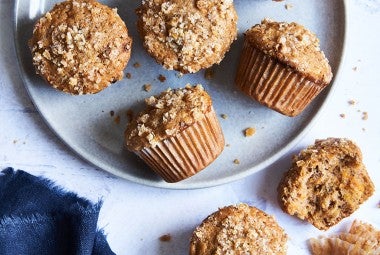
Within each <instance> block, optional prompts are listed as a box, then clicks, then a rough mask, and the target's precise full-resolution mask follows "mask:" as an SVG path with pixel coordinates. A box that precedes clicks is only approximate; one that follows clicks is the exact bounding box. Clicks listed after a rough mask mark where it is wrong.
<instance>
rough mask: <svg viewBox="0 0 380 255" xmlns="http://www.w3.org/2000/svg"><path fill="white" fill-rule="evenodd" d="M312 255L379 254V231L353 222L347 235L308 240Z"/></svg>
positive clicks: (365, 224)
mask: <svg viewBox="0 0 380 255" xmlns="http://www.w3.org/2000/svg"><path fill="white" fill-rule="evenodd" d="M309 244H310V250H311V252H312V254H313V255H324V254H352V255H356V254H357V255H364V254H380V231H379V230H377V229H375V228H374V227H373V226H372V225H371V224H368V223H365V222H360V221H358V220H355V221H354V222H353V223H352V225H351V228H350V230H349V232H348V233H344V232H343V233H339V234H337V235H333V236H330V237H319V238H311V239H310V242H309Z"/></svg>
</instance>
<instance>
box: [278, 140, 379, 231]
mask: <svg viewBox="0 0 380 255" xmlns="http://www.w3.org/2000/svg"><path fill="white" fill-rule="evenodd" d="M373 192H374V185H373V183H372V181H371V179H370V178H369V176H368V173H367V170H366V168H365V166H364V164H363V162H362V154H361V151H360V149H359V147H358V146H357V145H355V144H354V143H353V142H352V141H350V140H348V139H343V138H327V139H324V140H316V142H315V144H314V145H312V146H309V147H308V148H306V149H304V150H302V151H301V152H300V154H299V155H297V156H295V157H294V158H293V162H292V166H291V168H290V169H289V171H288V172H286V173H285V174H284V177H283V178H282V180H281V182H280V184H279V186H278V198H279V203H280V206H281V207H282V209H283V210H284V211H285V212H286V213H288V214H290V215H295V216H297V217H298V218H300V219H302V220H307V221H309V222H310V223H311V224H313V225H314V226H315V227H317V228H318V229H321V230H326V229H328V228H330V227H331V226H333V225H335V224H337V223H338V222H339V221H340V220H342V219H343V218H345V217H348V216H349V215H350V214H352V213H353V212H354V211H355V210H356V209H358V208H359V205H360V204H362V203H363V202H364V201H365V200H367V199H368V198H369V197H370V196H371V195H372V194H373Z"/></svg>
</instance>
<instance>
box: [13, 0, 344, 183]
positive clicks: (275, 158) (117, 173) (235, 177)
mask: <svg viewBox="0 0 380 255" xmlns="http://www.w3.org/2000/svg"><path fill="white" fill-rule="evenodd" d="M19 2H20V0H15V1H14V2H13V15H12V19H13V20H12V23H13V38H14V43H13V46H14V49H15V53H16V57H17V67H18V72H19V75H20V76H21V79H22V82H23V85H24V87H25V89H26V91H27V93H28V96H29V98H30V99H31V101H32V103H33V106H34V107H35V108H36V110H37V112H38V113H39V116H40V118H41V119H43V122H44V123H45V124H46V125H47V127H48V128H49V129H50V130H51V131H52V132H53V133H54V135H55V136H56V137H57V138H58V139H59V141H60V142H62V143H63V144H64V145H65V146H67V147H68V148H69V149H70V150H71V151H72V152H74V154H75V155H76V156H79V157H80V158H81V159H82V160H84V161H85V162H87V163H89V164H90V165H92V166H93V167H95V168H98V169H101V170H102V171H105V172H106V173H108V174H111V175H113V176H116V177H118V178H122V179H124V180H127V181H130V182H134V183H137V184H141V185H144V186H148V187H154V188H164V189H172V190H192V189H204V188H211V187H215V186H219V185H223V184H227V183H232V182H235V181H238V180H241V179H243V178H246V177H247V176H250V175H252V174H254V173H257V172H260V171H262V170H264V169H265V168H267V167H269V166H270V165H272V164H274V163H275V162H276V161H278V160H279V159H280V158H281V157H283V156H284V155H285V154H286V153H287V152H289V151H290V150H291V149H292V148H293V147H295V146H296V145H297V144H298V143H299V141H300V140H301V139H302V138H303V137H304V136H305V135H306V134H307V133H308V132H309V131H310V130H311V129H312V127H313V126H314V125H315V123H316V122H317V121H318V120H319V118H320V117H321V115H322V114H323V112H324V109H325V108H326V105H327V104H328V103H329V101H330V100H331V97H332V96H333V94H334V92H335V90H336V87H337V85H336V81H337V80H338V79H339V77H340V76H341V72H342V66H343V65H344V62H345V55H346V54H345V52H346V48H347V32H348V19H349V12H348V9H349V8H348V5H349V4H348V3H349V1H347V0H341V4H342V9H343V13H342V16H343V19H342V21H343V22H344V24H343V25H342V29H343V31H341V32H342V47H341V54H340V56H339V57H338V60H337V67H336V72H335V75H334V77H333V80H332V81H331V83H330V88H329V92H328V94H327V95H326V96H325V99H324V100H323V102H322V103H321V105H320V106H319V109H318V110H317V111H316V113H315V114H314V115H313V116H312V118H311V120H309V122H308V123H307V124H306V126H305V128H304V129H303V130H302V131H301V132H300V133H298V134H297V135H295V137H293V138H292V139H291V141H290V142H289V143H288V144H287V145H286V146H285V147H283V148H281V149H280V150H278V151H277V152H276V153H274V154H273V155H272V156H271V157H269V158H267V159H265V160H264V161H262V162H260V163H259V164H257V165H254V166H251V167H248V168H246V169H244V170H242V171H241V172H239V173H238V174H234V175H231V176H228V177H224V178H221V179H217V180H214V181H212V182H211V181H197V182H196V183H183V182H177V183H167V182H164V181H159V182H152V181H147V180H144V179H142V178H140V177H135V176H132V175H128V174H126V173H124V172H120V171H117V170H115V169H114V168H113V167H112V166H108V165H107V164H105V163H103V162H102V161H99V160H98V159H97V158H96V157H94V156H91V155H90V154H88V155H87V154H86V153H83V150H82V149H80V148H76V146H75V145H74V144H70V143H68V142H67V141H66V140H65V139H64V138H63V137H62V136H61V135H60V134H59V133H58V132H57V131H56V130H55V129H54V128H53V126H52V125H51V124H50V123H49V121H48V119H47V118H45V117H44V115H43V114H42V112H41V110H40V109H39V107H38V105H37V104H36V103H35V100H34V98H33V97H32V95H31V91H30V89H29V87H28V86H27V81H26V77H25V75H24V74H23V73H22V70H23V66H22V63H21V56H20V49H19V47H18V45H17V43H18V39H19V38H18V32H17V26H18V24H17V22H18V19H17V15H18V13H17V12H18V11H17V10H18V5H19Z"/></svg>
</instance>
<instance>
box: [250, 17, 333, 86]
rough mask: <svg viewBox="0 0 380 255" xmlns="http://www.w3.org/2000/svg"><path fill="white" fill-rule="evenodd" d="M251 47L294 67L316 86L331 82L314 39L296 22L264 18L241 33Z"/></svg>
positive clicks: (317, 43) (314, 37)
mask: <svg viewBox="0 0 380 255" xmlns="http://www.w3.org/2000/svg"><path fill="white" fill-rule="evenodd" d="M245 38H246V40H248V42H249V43H251V44H252V45H253V46H255V47H256V48H258V49H259V50H261V51H263V52H264V53H266V54H268V55H270V56H271V57H274V58H276V59H278V60H279V61H280V62H282V63H284V64H286V65H288V66H290V67H292V68H294V69H295V70H297V71H298V72H300V73H302V74H303V75H305V76H306V77H308V78H309V79H310V80H312V81H313V82H315V83H317V84H323V85H326V84H328V83H330V81H331V79H332V72H331V67H330V65H329V62H328V60H327V59H326V57H325V55H324V53H323V52H322V51H321V50H320V48H319V40H318V38H317V36H316V35H315V34H314V33H312V32H310V31H309V30H308V29H306V28H305V27H303V26H302V25H299V24H297V23H294V22H292V23H286V22H275V21H272V20H269V19H264V20H263V21H261V24H258V25H255V26H253V27H252V28H251V29H249V30H248V31H247V32H246V33H245Z"/></svg>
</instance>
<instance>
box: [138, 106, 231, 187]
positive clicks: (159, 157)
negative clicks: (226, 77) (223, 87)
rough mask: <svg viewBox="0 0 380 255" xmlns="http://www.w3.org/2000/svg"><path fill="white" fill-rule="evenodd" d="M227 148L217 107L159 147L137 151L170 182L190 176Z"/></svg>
mask: <svg viewBox="0 0 380 255" xmlns="http://www.w3.org/2000/svg"><path fill="white" fill-rule="evenodd" d="M223 149H224V136H223V133H222V129H221V127H220V124H219V121H218V119H217V116H216V114H215V111H214V109H213V108H211V111H210V112H208V113H206V114H205V117H204V118H203V119H201V120H199V121H198V122H195V123H194V124H193V125H191V126H189V127H188V128H186V129H185V130H183V131H182V132H180V133H178V134H177V135H175V136H172V137H169V138H166V139H164V140H162V141H161V142H159V143H158V144H157V145H156V146H155V147H147V148H143V149H141V150H139V151H135V153H136V154H137V155H138V156H139V157H140V158H141V159H143V160H144V161H145V162H146V163H147V164H148V165H149V166H150V167H151V168H152V169H153V170H154V171H155V172H156V173H157V174H158V175H160V176H161V177H162V178H163V179H164V180H165V181H167V182H178V181H181V180H183V179H186V178H188V177H190V176H192V175H194V174H196V173H198V172H199V171H201V170H202V169H204V168H205V167H206V166H208V165H209V164H210V163H211V162H213V161H214V160H215V159H216V158H217V157H218V156H219V154H220V153H221V152H222V151H223Z"/></svg>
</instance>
